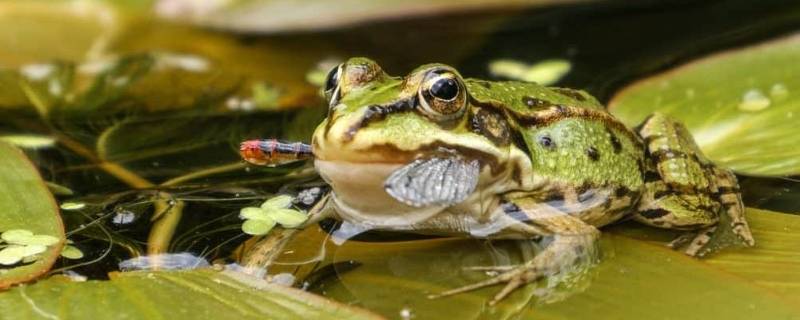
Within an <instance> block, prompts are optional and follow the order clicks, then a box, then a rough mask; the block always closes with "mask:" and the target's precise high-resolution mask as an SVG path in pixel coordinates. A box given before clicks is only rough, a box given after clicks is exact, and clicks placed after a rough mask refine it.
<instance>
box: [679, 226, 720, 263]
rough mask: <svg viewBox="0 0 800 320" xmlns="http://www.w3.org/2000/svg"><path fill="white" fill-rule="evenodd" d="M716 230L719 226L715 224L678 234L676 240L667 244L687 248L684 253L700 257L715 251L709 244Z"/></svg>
mask: <svg viewBox="0 0 800 320" xmlns="http://www.w3.org/2000/svg"><path fill="white" fill-rule="evenodd" d="M716 230H717V226H716V225H714V226H710V227H707V228H703V229H701V230H699V231H697V232H687V233H684V234H682V235H680V236H678V237H677V238H675V240H672V241H671V242H670V243H668V244H667V246H668V247H670V248H672V249H674V250H680V249H681V248H685V249H684V250H683V253H685V254H686V255H688V256H690V257H698V258H700V257H703V256H705V255H706V254H708V253H709V252H711V251H713V250H712V249H711V248H708V246H707V245H708V243H709V242H711V239H712V237H713V236H714V232H715V231H716Z"/></svg>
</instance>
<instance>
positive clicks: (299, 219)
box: [267, 209, 308, 228]
mask: <svg viewBox="0 0 800 320" xmlns="http://www.w3.org/2000/svg"><path fill="white" fill-rule="evenodd" d="M267 214H268V215H269V216H270V217H271V218H272V219H274V220H275V222H277V223H280V224H281V225H282V226H284V227H288V228H291V227H296V226H298V225H300V224H302V223H303V222H305V221H306V220H308V216H307V215H305V214H304V213H302V212H300V211H297V210H293V209H272V210H268V211H267Z"/></svg>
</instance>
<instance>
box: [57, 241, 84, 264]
mask: <svg viewBox="0 0 800 320" xmlns="http://www.w3.org/2000/svg"><path fill="white" fill-rule="evenodd" d="M61 256H62V257H64V258H67V259H73V260H77V259H80V258H83V251H81V249H78V248H77V247H75V246H70V245H67V246H64V250H61Z"/></svg>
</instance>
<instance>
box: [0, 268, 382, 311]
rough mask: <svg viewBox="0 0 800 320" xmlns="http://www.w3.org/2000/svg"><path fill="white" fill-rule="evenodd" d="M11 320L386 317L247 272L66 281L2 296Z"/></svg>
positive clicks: (129, 275)
mask: <svg viewBox="0 0 800 320" xmlns="http://www.w3.org/2000/svg"><path fill="white" fill-rule="evenodd" d="M0 314H2V315H3V317H4V318H8V319H62V320H67V319H174V320H180V319H197V318H198V317H201V318H204V319H240V320H244V319H354V320H355V319H364V320H366V319H382V318H381V317H379V316H377V315H375V314H373V313H370V312H368V311H365V310H362V309H358V308H355V307H349V306H345V305H342V304H339V303H336V302H333V301H329V300H326V299H323V298H320V297H319V296H316V295H313V294H310V293H307V292H304V291H301V290H297V289H293V288H288V287H283V286H279V285H275V284H270V283H267V282H266V281H264V280H261V279H257V278H253V277H249V276H245V275H242V274H238V273H234V272H230V271H223V272H217V271H214V270H209V269H202V270H193V271H174V272H123V273H116V274H112V278H111V280H110V281H86V282H71V281H67V280H65V279H61V278H54V279H50V280H47V281H41V282H39V283H36V284H34V285H30V286H22V287H17V288H13V289H11V290H9V291H7V292H5V293H0Z"/></svg>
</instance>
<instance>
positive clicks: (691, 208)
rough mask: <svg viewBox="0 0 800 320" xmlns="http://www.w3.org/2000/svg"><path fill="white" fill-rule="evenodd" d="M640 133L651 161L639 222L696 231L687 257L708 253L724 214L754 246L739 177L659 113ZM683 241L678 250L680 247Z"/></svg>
mask: <svg viewBox="0 0 800 320" xmlns="http://www.w3.org/2000/svg"><path fill="white" fill-rule="evenodd" d="M639 134H640V135H641V137H642V138H643V139H644V141H645V143H646V150H647V158H648V161H647V163H646V165H645V188H644V193H643V195H642V199H641V200H640V203H639V207H638V208H637V209H638V210H637V211H636V212H635V213H634V215H633V216H634V219H635V220H637V221H639V222H642V223H645V224H648V225H652V226H656V227H661V228H669V229H678V230H691V231H696V235H695V236H694V237H693V239H692V240H691V242H690V243H689V244H688V246H687V249H686V251H685V252H686V253H687V254H689V255H692V256H700V255H704V254H705V253H707V251H708V250H705V246H706V245H707V244H708V243H709V242H710V240H711V239H712V236H713V234H714V231H715V228H716V225H717V223H718V222H719V219H720V214H722V213H725V214H727V215H728V217H730V219H729V220H730V221H731V226H730V227H731V230H733V232H734V233H735V234H736V235H737V236H738V237H739V238H740V239H741V240H742V241H743V242H744V243H745V244H747V245H753V244H754V240H753V236H752V234H751V233H750V228H749V227H748V225H747V221H746V220H745V218H744V207H743V205H742V200H741V196H740V194H739V189H738V184H737V182H736V177H735V176H734V175H733V173H731V172H730V171H728V170H726V169H723V168H719V167H717V166H715V165H714V164H713V163H711V162H710V161H708V160H707V159H706V158H705V156H703V154H702V153H701V152H700V149H699V148H698V147H697V145H696V144H695V142H694V139H692V137H691V135H690V134H689V132H688V131H687V130H686V128H685V127H684V126H683V125H682V124H680V123H678V122H675V121H673V120H671V119H669V118H667V117H665V116H663V115H661V114H654V115H652V116H650V118H648V119H647V120H646V121H645V122H644V123H643V124H642V126H641V127H640V129H639ZM681 238H684V239H685V238H686V237H681ZM680 242H682V241H675V242H673V245H674V246H676V247H678V246H679V245H681V244H682V243H680ZM683 242H684V243H685V241H683Z"/></svg>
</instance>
